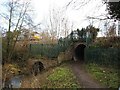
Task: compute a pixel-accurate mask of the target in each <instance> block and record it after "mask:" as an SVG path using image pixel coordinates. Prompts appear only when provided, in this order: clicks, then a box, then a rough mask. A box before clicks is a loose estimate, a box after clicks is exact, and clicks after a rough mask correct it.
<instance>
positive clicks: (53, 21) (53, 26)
mask: <svg viewBox="0 0 120 90" xmlns="http://www.w3.org/2000/svg"><path fill="white" fill-rule="evenodd" d="M46 23H47V24H46V26H47V30H48V32H49V34H50V36H51V38H52V39H53V40H54V39H58V38H60V37H66V36H67V35H68V34H69V33H70V31H71V28H73V26H72V25H73V24H72V23H71V22H70V21H69V19H68V18H67V15H66V10H65V9H64V7H62V8H57V7H56V8H52V9H50V10H49V17H48V19H47V22H46Z"/></svg>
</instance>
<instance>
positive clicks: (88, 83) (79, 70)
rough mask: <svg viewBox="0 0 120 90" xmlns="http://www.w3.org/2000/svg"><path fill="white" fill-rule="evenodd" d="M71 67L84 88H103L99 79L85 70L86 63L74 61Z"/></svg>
mask: <svg viewBox="0 0 120 90" xmlns="http://www.w3.org/2000/svg"><path fill="white" fill-rule="evenodd" d="M70 67H71V69H72V71H73V73H74V74H75V76H76V78H77V80H78V82H79V83H80V86H81V87H82V88H103V87H102V86H100V85H99V83H98V82H97V81H95V80H94V79H92V78H91V75H90V74H89V73H88V72H87V71H86V70H85V66H84V63H81V62H79V61H77V62H73V61H72V62H71V63H70Z"/></svg>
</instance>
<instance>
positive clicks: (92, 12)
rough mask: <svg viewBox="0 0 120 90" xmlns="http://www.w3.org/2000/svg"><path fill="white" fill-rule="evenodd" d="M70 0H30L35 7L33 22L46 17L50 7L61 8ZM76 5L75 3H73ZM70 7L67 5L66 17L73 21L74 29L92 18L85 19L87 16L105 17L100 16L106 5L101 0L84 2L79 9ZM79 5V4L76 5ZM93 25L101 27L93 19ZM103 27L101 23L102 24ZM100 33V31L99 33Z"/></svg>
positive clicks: (80, 0)
mask: <svg viewBox="0 0 120 90" xmlns="http://www.w3.org/2000/svg"><path fill="white" fill-rule="evenodd" d="M69 1H71V0H32V5H33V7H34V9H35V15H36V16H35V22H37V23H38V22H42V21H44V19H45V18H46V17H48V15H49V14H48V13H49V9H50V8H51V7H57V8H61V7H63V6H65V5H66V4H67V3H68V2H69ZM74 1H75V0H74ZM76 1H77V2H82V1H88V0H76ZM75 5H76V4H75ZM73 6H74V4H73V5H72V6H71V7H68V10H67V17H68V19H69V20H70V21H71V22H73V24H74V27H75V29H77V28H80V29H81V28H82V27H86V26H87V25H89V24H90V23H92V20H88V19H86V17H87V16H91V17H96V16H99V17H98V18H105V17H104V16H103V17H100V15H104V14H106V11H105V9H106V6H105V5H103V3H102V0H91V2H90V3H88V4H86V5H85V6H83V7H82V8H80V9H79V10H76V9H74V8H72V7H73ZM78 6H79V5H78ZM93 21H94V22H93V25H94V26H96V27H101V26H100V25H102V24H101V22H100V21H99V20H95V19H94V20H93ZM102 28H103V25H102ZM99 34H100V33H99Z"/></svg>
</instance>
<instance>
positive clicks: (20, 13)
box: [0, 0, 33, 60]
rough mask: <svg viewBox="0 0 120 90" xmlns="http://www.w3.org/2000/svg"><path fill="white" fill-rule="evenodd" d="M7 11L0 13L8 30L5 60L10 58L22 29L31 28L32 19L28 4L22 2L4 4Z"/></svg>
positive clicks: (14, 0)
mask: <svg viewBox="0 0 120 90" xmlns="http://www.w3.org/2000/svg"><path fill="white" fill-rule="evenodd" d="M4 8H6V9H7V11H6V12H5V13H2V12H1V13H0V16H2V17H3V18H5V20H6V21H7V22H8V23H7V25H8V29H7V32H6V48H5V49H6V50H5V51H6V57H7V58H6V59H7V60H9V59H10V58H11V57H12V54H13V52H14V48H15V45H16V42H17V38H18V36H19V35H20V32H21V28H22V27H30V26H32V23H33V21H32V18H31V16H30V14H31V12H32V9H31V8H30V2H28V1H22V0H10V1H8V2H6V3H5V4H4Z"/></svg>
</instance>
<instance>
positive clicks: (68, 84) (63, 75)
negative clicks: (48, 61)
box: [45, 66, 79, 88]
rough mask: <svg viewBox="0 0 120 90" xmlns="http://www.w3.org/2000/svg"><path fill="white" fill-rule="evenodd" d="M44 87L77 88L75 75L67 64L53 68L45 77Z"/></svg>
mask: <svg viewBox="0 0 120 90" xmlns="http://www.w3.org/2000/svg"><path fill="white" fill-rule="evenodd" d="M47 81H48V82H47V83H46V86H45V87H48V88H78V87H79V85H78V83H77V82H76V77H75V76H74V75H73V73H72V71H71V70H70V69H69V68H68V67H67V66H60V67H57V68H55V69H54V70H53V73H52V74H50V75H49V76H48V77H47Z"/></svg>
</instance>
